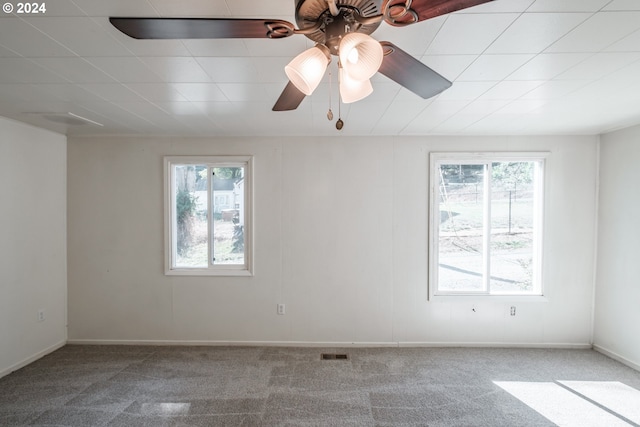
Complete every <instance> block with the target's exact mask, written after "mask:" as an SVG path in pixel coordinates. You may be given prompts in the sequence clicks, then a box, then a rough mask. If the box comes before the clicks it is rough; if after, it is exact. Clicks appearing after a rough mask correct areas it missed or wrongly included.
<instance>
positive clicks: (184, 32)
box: [109, 18, 294, 39]
mask: <svg viewBox="0 0 640 427" xmlns="http://www.w3.org/2000/svg"><path fill="white" fill-rule="evenodd" d="M109 21H110V22H111V24H112V25H113V26H114V27H116V28H117V29H118V30H120V31H122V32H123V33H125V34H126V35H128V36H130V37H133V38H135V39H227V38H268V39H279V38H283V37H289V36H290V35H292V34H294V26H293V24H291V23H290V22H287V21H282V20H279V19H226V18H109Z"/></svg>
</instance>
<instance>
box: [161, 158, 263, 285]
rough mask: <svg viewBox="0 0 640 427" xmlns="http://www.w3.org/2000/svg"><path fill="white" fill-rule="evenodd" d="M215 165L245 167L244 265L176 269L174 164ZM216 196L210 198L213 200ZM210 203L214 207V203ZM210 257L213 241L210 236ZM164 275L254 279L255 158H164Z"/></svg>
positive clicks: (208, 202) (209, 201) (210, 201)
mask: <svg viewBox="0 0 640 427" xmlns="http://www.w3.org/2000/svg"><path fill="white" fill-rule="evenodd" d="M188 164H194V165H203V164H207V165H215V166H216V167H218V166H220V167H224V166H237V165H238V164H244V165H246V166H245V171H244V174H245V176H244V185H245V219H244V221H245V229H244V237H245V248H244V250H245V253H244V261H245V263H244V264H242V265H228V264H220V265H210V266H209V267H202V268H185V267H174V259H175V253H174V250H173V242H174V240H175V239H176V236H175V232H176V230H175V229H174V228H173V226H172V224H173V219H174V218H173V216H174V215H175V213H174V209H173V206H174V204H175V203H174V200H173V191H172V185H173V183H172V179H171V178H172V176H171V168H172V166H173V165H188ZM212 197H213V194H210V195H209V199H211V198H212ZM207 204H208V206H209V207H211V204H212V200H208V201H207ZM208 241H209V249H208V252H209V255H210V254H211V238H210V237H209V239H208ZM164 254H165V257H164V258H165V260H164V274H165V275H167V276H253V156H166V157H165V158H164Z"/></svg>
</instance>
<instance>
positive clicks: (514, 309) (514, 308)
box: [509, 305, 516, 316]
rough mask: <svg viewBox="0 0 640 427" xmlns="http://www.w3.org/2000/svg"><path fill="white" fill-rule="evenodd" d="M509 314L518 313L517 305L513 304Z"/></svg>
mask: <svg viewBox="0 0 640 427" xmlns="http://www.w3.org/2000/svg"><path fill="white" fill-rule="evenodd" d="M509 314H511V315H512V316H515V315H516V306H515V305H512V306H511V309H510V310H509Z"/></svg>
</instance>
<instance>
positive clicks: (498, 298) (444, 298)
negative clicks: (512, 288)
mask: <svg viewBox="0 0 640 427" xmlns="http://www.w3.org/2000/svg"><path fill="white" fill-rule="evenodd" d="M430 299H431V301H433V302H454V301H464V302H469V301H484V302H486V301H495V302H534V303H540V302H542V303H544V302H549V298H547V297H546V296H544V295H488V294H483V295H471V294H459V295H452V294H441V295H431V298H430Z"/></svg>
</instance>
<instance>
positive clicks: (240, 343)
mask: <svg viewBox="0 0 640 427" xmlns="http://www.w3.org/2000/svg"><path fill="white" fill-rule="evenodd" d="M67 343H68V344H75V345H148V346H163V345H165V346H238V347H342V348H345V347H346V348H357V347H494V348H558V349H562V348H564V349H590V348H591V347H592V346H591V344H587V343H584V344H581V343H578V344H573V343H542V344H541V343H499V342H498V343H495V342H492V343H468V342H404V341H399V342H395V341H391V342H343V341H320V342H315V341H204V340H87V339H70V340H68V341H67Z"/></svg>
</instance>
